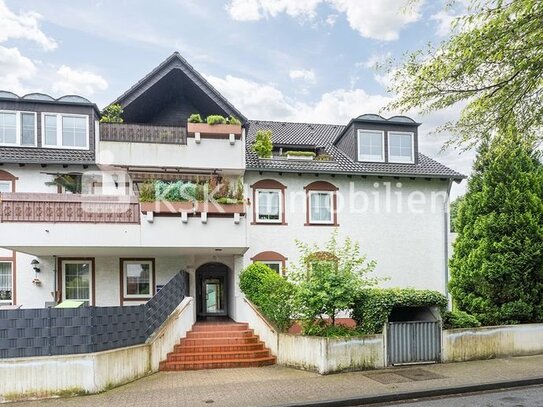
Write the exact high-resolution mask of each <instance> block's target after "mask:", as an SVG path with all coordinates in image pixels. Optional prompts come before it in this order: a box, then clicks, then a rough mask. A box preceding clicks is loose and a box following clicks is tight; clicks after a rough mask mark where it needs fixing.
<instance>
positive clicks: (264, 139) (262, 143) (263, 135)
mask: <svg viewBox="0 0 543 407" xmlns="http://www.w3.org/2000/svg"><path fill="white" fill-rule="evenodd" d="M272 136H273V134H272V131H271V130H258V131H257V132H256V135H255V141H254V142H253V145H252V150H253V151H254V152H255V153H256V155H257V156H258V158H264V159H266V158H268V159H269V158H275V159H278V158H279V159H281V158H284V159H290V160H317V161H331V160H332V156H331V155H330V154H328V153H327V152H326V151H325V150H324V148H316V149H307V150H294V149H293V150H291V149H289V148H288V147H285V146H282V147H275V148H274V145H273V141H272ZM297 148H299V147H297Z"/></svg>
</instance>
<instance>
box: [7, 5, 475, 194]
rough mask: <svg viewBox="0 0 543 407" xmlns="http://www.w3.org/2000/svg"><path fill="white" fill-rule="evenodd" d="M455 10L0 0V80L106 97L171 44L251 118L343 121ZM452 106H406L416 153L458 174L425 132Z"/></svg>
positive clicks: (456, 162)
mask: <svg viewBox="0 0 543 407" xmlns="http://www.w3.org/2000/svg"><path fill="white" fill-rule="evenodd" d="M455 12H457V10H454V9H445V8H444V2H442V1H437V0H432V1H430V0H426V1H423V0H421V1H419V2H415V3H414V4H412V5H411V6H407V5H406V2H405V1H404V0H364V1H360V0H224V1H223V0H170V1H160V2H158V1H155V2H151V1H144V0H116V1H89V0H86V1H81V0H55V1H44V0H40V1H37V0H0V89H7V90H12V91H14V92H16V93H18V94H24V93H28V92H33V91H41V92H45V93H48V94H51V95H52V96H55V97H59V96H62V95H63V94H66V93H76V94H80V95H82V96H85V97H88V98H89V99H91V100H92V101H94V102H96V103H97V104H98V105H99V106H100V107H104V106H105V105H107V104H108V103H109V102H110V101H112V100H114V99H115V98H116V97H117V96H118V95H120V94H121V93H122V92H124V91H125V90H126V89H127V88H128V87H130V86H131V85H132V84H134V83H135V82H136V81H137V80H139V79H140V78H141V77H142V76H144V75H145V74H146V73H148V72H149V71H150V70H151V69H152V68H154V67H155V66H156V65H157V64H159V63H160V62H161V61H162V60H164V59H165V58H166V57H167V56H168V55H170V54H171V53H172V52H173V51H179V52H180V53H181V54H182V55H183V56H184V57H185V58H186V59H187V60H188V61H189V63H191V64H192V65H193V66H194V67H195V68H196V69H197V70H198V71H199V72H201V73H202V74H203V75H204V76H206V78H207V79H208V80H210V82H211V83H212V84H214V85H215V86H216V87H217V88H218V89H219V90H220V91H221V92H222V93H223V94H224V95H225V96H226V97H227V98H228V99H229V100H230V101H231V102H232V103H233V104H234V105H236V107H238V108H239V109H240V110H241V111H242V112H243V113H244V114H245V115H246V116H248V117H249V118H254V119H272V120H291V121H296V120H297V121H312V122H324V123H346V122H347V121H348V119H349V118H351V117H354V116H357V115H359V114H362V113H369V112H378V111H379V110H380V109H382V108H383V107H384V106H385V105H386V104H387V103H388V102H389V101H390V98H391V97H393V95H391V94H389V93H387V91H386V87H387V83H388V77H387V75H386V72H382V71H377V70H375V68H374V66H375V63H376V62H379V61H382V60H384V59H385V58H390V57H391V58H394V59H396V60H401V58H402V56H403V55H404V54H405V53H406V52H408V51H413V50H416V49H419V48H421V47H424V46H425V45H426V44H427V43H428V42H434V43H436V42H439V41H441V40H443V39H445V38H446V35H447V34H448V33H449V28H448V27H449V22H450V20H451V18H452V17H453V16H454V13H455ZM392 113H393V112H391V113H390V114H392ZM385 114H386V113H385ZM457 114H458V109H450V110H449V111H446V112H438V113H435V114H431V115H429V116H420V115H417V114H416V112H414V113H413V114H412V116H413V117H414V118H415V119H417V120H418V121H421V122H423V126H422V127H421V144H422V151H423V152H425V153H427V154H428V155H430V156H432V157H434V158H436V159H437V160H439V161H442V162H444V163H445V164H447V165H449V166H451V167H452V168H454V169H457V170H460V171H463V172H464V173H467V172H469V169H470V165H471V159H472V154H462V155H460V156H459V155H458V152H456V151H450V150H449V151H446V152H441V153H440V148H441V145H442V143H443V141H444V140H445V138H444V137H443V136H441V137H437V136H430V135H428V133H430V132H431V131H432V130H433V129H434V128H435V127H436V126H438V125H439V124H442V123H443V122H444V121H445V120H449V119H454V118H455V117H456V115H457ZM462 189H463V188H462V187H460V188H456V189H455V194H457V193H460V192H461V191H462Z"/></svg>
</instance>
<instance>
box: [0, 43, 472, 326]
mask: <svg viewBox="0 0 543 407" xmlns="http://www.w3.org/2000/svg"><path fill="white" fill-rule="evenodd" d="M246 97H247V98H250V97H251V95H246ZM114 103H116V104H120V105H121V106H122V108H123V111H124V112H123V119H124V121H123V123H103V122H102V123H101V122H100V121H99V120H100V112H99V110H98V108H97V106H96V105H95V104H93V103H92V102H90V101H88V100H87V99H84V98H82V97H79V96H64V97H61V98H59V99H53V98H52V97H50V96H47V95H43V94H30V95H26V96H23V97H19V96H17V95H15V94H13V93H10V92H5V91H4V92H0V192H1V196H0V209H1V212H0V247H2V248H3V249H1V252H0V303H2V304H11V305H14V306H21V307H23V308H41V307H46V306H52V305H54V304H56V303H59V302H62V301H65V300H78V301H83V302H85V303H87V304H89V305H95V306H110V305H132V304H141V303H142V302H145V301H147V300H148V299H149V298H151V297H152V296H153V295H154V294H155V293H156V292H157V291H158V290H160V288H161V287H162V286H163V285H164V284H165V283H167V282H168V281H169V279H170V278H171V277H172V276H173V275H174V274H176V273H177V272H178V271H179V270H186V271H188V273H189V275H190V293H191V295H192V296H193V297H195V299H196V304H197V306H196V310H197V314H198V316H201V317H206V316H216V315H225V316H230V317H231V318H232V319H234V320H239V319H242V317H241V315H242V314H241V311H242V308H243V307H245V306H246V303H245V302H244V301H243V295H242V293H241V292H240V289H239V285H238V276H239V274H240V272H241V271H242V270H243V269H244V267H246V266H247V265H248V264H250V263H252V262H255V261H260V262H264V263H266V264H268V265H270V267H272V268H274V269H275V270H277V272H278V273H282V274H284V273H285V272H288V268H289V265H291V264H293V263H294V262H297V261H298V251H297V248H296V245H295V240H296V239H298V240H302V241H305V242H316V243H321V244H322V243H323V242H325V241H326V240H328V239H329V238H330V236H331V234H332V232H333V231H334V230H337V231H338V234H339V236H340V237H345V236H349V237H351V238H352V239H353V240H355V241H357V242H359V243H360V244H361V249H362V252H363V253H364V254H366V255H367V257H368V259H370V260H375V261H376V264H377V266H376V275H377V276H378V277H383V278H385V279H384V280H383V282H382V284H383V285H386V286H401V287H415V288H429V289H434V290H439V291H441V292H443V293H445V292H446V285H447V258H448V253H447V252H448V247H449V243H448V232H449V230H448V196H449V191H450V188H451V185H452V183H453V182H455V181H457V182H458V181H460V180H461V179H462V178H463V175H461V174H459V173H457V172H455V171H453V170H451V169H449V168H447V167H445V166H444V165H442V164H440V163H438V162H436V161H434V160H432V159H430V158H429V157H427V156H425V155H424V154H422V153H421V152H419V142H418V137H419V135H418V129H419V126H420V123H416V122H415V121H413V120H412V119H410V118H408V117H404V116H395V117H391V118H388V119H385V118H383V117H381V116H378V115H374V114H364V115H361V116H359V117H357V118H353V119H352V120H351V121H350V122H349V123H345V124H342V125H339V124H338V125H328V124H310V123H287V122H275V121H262V120H249V119H247V118H246V117H245V116H244V115H243V114H242V112H240V111H238V110H237V109H236V108H235V107H234V106H233V105H232V104H231V103H229V102H228V100H226V99H225V98H224V97H223V96H222V95H221V94H220V93H219V92H218V91H217V90H216V89H215V88H213V87H212V86H211V85H210V84H209V83H208V82H207V81H206V80H205V79H204V78H203V77H202V76H201V75H200V74H199V73H197V72H196V71H195V70H194V69H193V68H192V67H191V66H190V65H189V64H188V63H187V62H186V61H185V60H184V59H183V58H182V57H181V56H180V55H179V54H177V53H174V54H173V55H172V56H170V57H169V58H168V59H166V60H165V61H164V62H163V63H162V64H160V65H159V66H158V67H157V68H155V69H154V70H153V71H152V72H151V73H149V74H148V75H147V76H145V77H144V78H143V79H142V80H140V81H139V82H137V83H136V84H135V85H134V86H132V87H131V88H130V89H128V90H127V91H126V92H125V93H124V94H123V95H121V96H120V97H119V98H118V99H117V100H115V101H114ZM192 113H200V115H201V116H203V117H205V116H208V115H214V114H218V115H223V116H226V117H235V118H237V119H238V120H239V121H240V122H241V125H215V126H210V125H207V124H200V123H187V118H188V117H189V115H191V114H192ZM259 130H271V133H272V141H273V151H272V156H271V157H264V158H261V157H259V156H258V155H257V154H256V153H255V152H254V151H253V150H252V148H251V146H252V144H253V142H254V139H255V137H256V134H257V132H258V131H259ZM156 181H161V182H162V184H161V185H162V188H165V189H166V190H167V189H168V185H171V183H173V182H177V184H176V185H180V184H181V185H186V184H188V185H190V187H187V188H188V189H187V193H189V192H190V191H192V192H190V194H192V195H191V196H192V197H193V198H194V199H186V200H184V201H182V200H177V201H175V202H171V201H169V200H168V195H167V191H165V192H164V195H163V196H162V198H164V199H163V200H162V201H160V200H159V198H160V197H159V196H158V194H155V196H154V198H153V196H151V197H150V199H149V197H146V199H144V194H145V193H147V192H149V190H148V186H149V185H153V186H156ZM206 182H207V185H208V186H209V185H212V186H215V185H218V184H227V185H229V187H226V189H227V192H228V194H229V197H226V196H224V197H222V198H223V199H219V200H213V199H212V202H202V200H205V199H206V197H202V196H195V195H194V189H195V188H196V189H198V188H199V187H198V185H202V184H203V183H206ZM191 188H192V189H191ZM189 190H190V191H189ZM190 194H189V195H190ZM140 200H141V201H143V202H140Z"/></svg>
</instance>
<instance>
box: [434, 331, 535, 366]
mask: <svg viewBox="0 0 543 407" xmlns="http://www.w3.org/2000/svg"><path fill="white" fill-rule="evenodd" d="M442 338H443V351H442V361H443V362H444V363H447V362H463V361H467V360H477V359H491V358H499V357H510V356H530V355H540V354H543V324H526V325H511V326H490V327H482V328H472V329H450V330H445V331H443V335H442Z"/></svg>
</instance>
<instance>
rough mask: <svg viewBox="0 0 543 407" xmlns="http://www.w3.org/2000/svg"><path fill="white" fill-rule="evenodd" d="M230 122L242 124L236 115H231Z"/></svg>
mask: <svg viewBox="0 0 543 407" xmlns="http://www.w3.org/2000/svg"><path fill="white" fill-rule="evenodd" d="M228 124H241V122H240V121H239V120H238V119H236V118H235V117H234V116H230V117H229V118H228Z"/></svg>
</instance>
